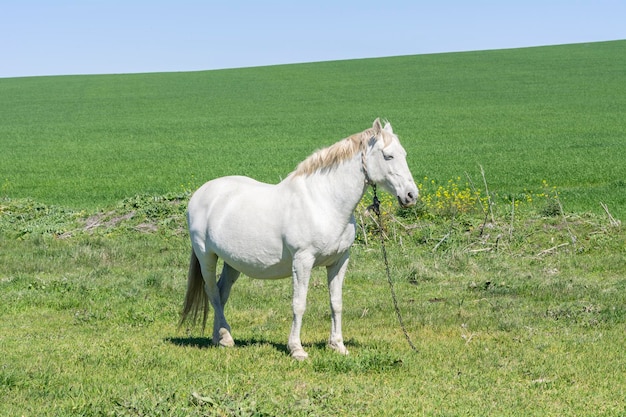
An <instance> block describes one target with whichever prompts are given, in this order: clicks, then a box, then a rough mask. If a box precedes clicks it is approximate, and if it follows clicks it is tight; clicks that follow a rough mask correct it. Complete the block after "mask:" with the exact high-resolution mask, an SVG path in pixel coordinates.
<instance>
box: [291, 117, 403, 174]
mask: <svg viewBox="0 0 626 417" xmlns="http://www.w3.org/2000/svg"><path fill="white" fill-rule="evenodd" d="M375 137H382V139H383V141H384V142H383V143H384V146H387V145H388V144H389V143H391V141H392V138H393V134H391V133H389V132H387V131H386V130H385V129H382V128H381V127H380V122H379V121H378V119H376V122H375V123H374V126H373V127H371V128H369V129H367V130H364V131H363V132H361V133H355V134H354V135H352V136H349V137H347V138H345V139H342V140H340V141H339V142H337V143H335V144H334V145H331V146H329V147H327V148H324V149H320V150H318V151H315V152H314V153H313V154H311V155H310V156H309V157H308V158H306V159H305V160H304V161H302V162H300V164H298V166H297V168H296V169H295V171H293V172H292V174H291V175H293V176H299V175H305V176H307V175H311V174H314V173H316V172H318V171H319V170H321V169H324V168H332V167H334V166H336V165H338V164H340V163H342V162H343V161H346V160H348V159H350V158H352V157H353V156H354V155H355V154H356V153H357V152H359V151H365V149H366V148H367V145H368V143H369V141H370V139H372V138H375Z"/></svg>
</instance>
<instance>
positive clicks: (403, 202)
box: [398, 191, 418, 208]
mask: <svg viewBox="0 0 626 417" xmlns="http://www.w3.org/2000/svg"><path fill="white" fill-rule="evenodd" d="M417 196H418V193H417V192H412V191H409V192H408V193H406V195H405V196H404V197H400V196H398V203H399V204H400V206H401V207H402V208H407V207H411V206H412V205H414V204H415V202H416V201H417Z"/></svg>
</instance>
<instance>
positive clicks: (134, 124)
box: [0, 41, 626, 219]
mask: <svg viewBox="0 0 626 417" xmlns="http://www.w3.org/2000/svg"><path fill="white" fill-rule="evenodd" d="M625 50H626V41H616V42H606V43H593V44H580V45H566V46H557V47H542V48H529V49H516V50H501V51H487V52H468V53H455V54H439V55H420V56H406V57H396V58H384V59H367V60H354V61H339V62H327V63H315V64H298V65H284V66H274V67H264V68H250V69H236V70H224V71H208V72H195V73H173V74H170V73H165V74H139V75H111V76H104V75H99V76H69V77H35V78H16V79H2V80H0V97H1V98H0V147H2V149H3V152H2V153H1V154H0V185H2V192H3V193H4V194H5V195H9V196H14V197H31V198H34V199H36V200H37V201H43V202H45V203H48V204H57V205H63V206H71V207H73V208H97V207H101V206H103V205H108V204H112V203H114V202H116V201H119V200H121V199H123V198H126V197H128V196H132V195H136V194H140V193H152V194H157V195H161V194H164V193H167V192H171V191H173V190H179V189H180V188H181V187H187V186H189V187H188V188H195V187H196V186H199V185H200V184H201V183H203V182H204V181H205V180H208V179H210V178H214V177H217V176H222V175H226V174H233V173H237V174H244V175H249V176H254V177H256V178H258V179H260V180H263V181H268V182H278V181H279V180H280V179H281V178H284V177H285V176H286V175H287V174H288V173H289V172H290V171H291V170H292V169H293V168H294V167H295V166H296V164H297V163H298V162H299V161H301V160H302V159H304V158H305V157H306V156H307V155H308V154H310V153H311V152H312V151H313V150H314V149H316V148H319V147H322V146H325V145H328V144H330V143H333V142H335V141H337V140H339V139H341V138H343V137H345V136H347V135H349V134H352V133H355V132H358V131H361V130H363V129H365V128H367V127H369V126H370V125H371V123H372V121H373V119H374V118H376V117H378V116H381V117H385V118H388V119H389V120H391V122H392V123H393V124H394V127H395V128H396V131H397V132H398V133H399V134H400V136H401V138H402V139H403V144H404V145H405V147H406V148H407V149H408V151H409V154H410V158H409V161H410V166H411V169H412V171H413V172H414V174H415V176H416V177H417V178H422V177H424V176H427V177H429V178H435V179H438V180H440V181H445V180H447V179H449V178H454V177H456V176H459V175H461V176H463V175H464V173H465V172H468V173H470V174H472V175H476V174H477V173H478V172H479V170H478V166H479V165H482V166H483V167H484V169H485V171H486V173H487V175H488V178H489V180H490V184H491V186H492V187H493V189H494V191H496V190H497V191H498V192H500V193H503V194H516V193H520V192H523V190H524V189H525V188H539V187H540V186H541V182H542V180H547V181H548V182H549V183H550V184H552V185H556V186H557V187H559V189H560V190H561V192H562V200H563V202H564V206H565V208H566V209H567V210H568V211H575V212H581V211H593V212H596V213H599V212H601V210H602V209H601V208H600V205H599V202H600V201H602V202H604V203H606V204H608V205H609V208H610V209H612V210H613V211H614V215H616V216H617V217H619V218H622V219H623V218H624V216H625V215H626V211H624V210H625V209H624V207H626V200H625V197H624V196H626V192H624V191H625V187H626V183H625V182H624V177H625V176H626V168H625V166H624V164H623V163H622V161H623V158H624V155H626V149H625V148H626V141H625V140H624V138H625V137H626V128H625V127H624V123H623V114H624V111H625V110H626V79H625V78H626V74H625V73H624V71H623V68H624V67H625V66H626V53H624V52H625Z"/></svg>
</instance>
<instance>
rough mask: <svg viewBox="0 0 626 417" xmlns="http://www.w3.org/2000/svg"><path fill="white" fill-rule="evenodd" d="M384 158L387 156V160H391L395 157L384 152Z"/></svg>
mask: <svg viewBox="0 0 626 417" xmlns="http://www.w3.org/2000/svg"><path fill="white" fill-rule="evenodd" d="M383 158H385V161H391V160H392V159H393V155H387V154H383Z"/></svg>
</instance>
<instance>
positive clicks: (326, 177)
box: [306, 154, 367, 219]
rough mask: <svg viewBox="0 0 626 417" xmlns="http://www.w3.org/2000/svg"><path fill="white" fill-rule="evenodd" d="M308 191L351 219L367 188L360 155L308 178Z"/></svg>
mask: <svg viewBox="0 0 626 417" xmlns="http://www.w3.org/2000/svg"><path fill="white" fill-rule="evenodd" d="M306 181H307V182H308V187H307V188H308V189H309V190H311V191H312V192H315V193H318V196H314V197H316V200H318V201H322V200H324V201H326V202H327V204H330V205H332V206H333V208H335V209H336V210H337V211H339V212H340V213H342V214H343V215H344V216H345V217H346V219H349V218H350V217H351V216H352V214H353V212H354V209H355V208H356V206H357V204H359V201H361V198H362V197H363V194H364V193H365V190H366V188H367V185H366V182H365V174H364V173H363V169H362V161H361V157H360V154H358V155H356V156H355V157H353V158H351V159H349V160H347V161H344V162H343V163H341V164H339V165H337V166H336V167H333V168H332V169H329V170H326V171H322V172H317V173H315V174H312V175H310V176H309V177H307V178H306Z"/></svg>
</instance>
